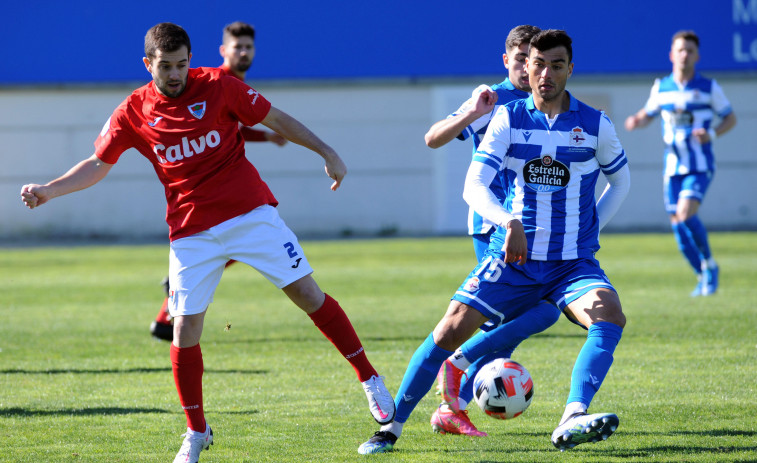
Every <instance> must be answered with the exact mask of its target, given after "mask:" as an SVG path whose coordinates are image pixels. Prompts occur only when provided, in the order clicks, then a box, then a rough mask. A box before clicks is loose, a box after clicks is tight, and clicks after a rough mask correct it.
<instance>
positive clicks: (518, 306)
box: [358, 30, 630, 454]
mask: <svg viewBox="0 0 757 463" xmlns="http://www.w3.org/2000/svg"><path fill="white" fill-rule="evenodd" d="M571 43H572V41H571V38H570V37H569V36H568V35H567V34H566V33H565V32H564V31H558V30H546V31H541V32H539V33H538V34H536V35H535V36H534V37H533V38H532V39H531V42H530V48H529V54H528V60H527V63H526V70H527V72H528V76H529V83H530V86H531V90H532V95H531V96H530V97H529V98H526V99H521V100H516V101H514V102H512V103H510V104H508V105H505V106H502V107H501V108H500V109H499V111H498V112H497V114H496V115H495V116H494V118H493V119H492V121H491V122H490V124H489V128H488V130H487V131H486V134H485V135H484V138H483V140H482V141H481V144H480V145H479V147H478V151H477V153H476V156H475V157H474V158H473V160H472V161H471V164H470V167H469V169H468V174H467V176H466V179H465V188H464V192H463V197H464V198H465V200H466V201H467V202H468V204H470V205H471V206H472V207H473V208H474V209H475V210H476V211H477V212H479V213H480V214H481V215H482V216H483V217H485V218H486V219H488V220H489V221H491V222H493V223H494V224H496V226H497V229H496V231H495V232H494V234H493V235H492V238H491V244H490V246H489V249H488V250H487V252H486V255H485V257H484V259H483V260H482V261H481V262H479V264H478V265H477V266H476V267H475V269H474V270H473V271H472V272H471V273H470V274H469V275H468V277H467V278H466V280H465V281H464V282H463V284H462V285H461V286H460V287H459V288H458V290H457V291H456V293H455V294H454V296H453V297H452V301H451V302H450V304H449V306H448V308H447V312H446V314H445V315H444V317H443V318H442V319H441V320H440V321H439V323H438V324H437V325H436V327H435V328H434V330H433V332H432V333H431V334H429V335H428V337H427V338H426V340H425V341H424V342H423V344H421V346H420V347H419V348H418V349H417V350H416V351H415V353H414V354H413V357H412V358H411V359H410V363H409V365H408V367H407V370H406V371H405V376H404V378H403V379H402V384H401V385H400V387H399V390H398V391H397V394H396V396H395V397H396V400H395V405H396V408H397V414H396V417H395V420H394V421H393V422H392V423H389V424H386V425H384V426H382V427H381V429H380V430H379V431H378V432H376V433H375V434H374V435H373V437H371V438H370V439H369V440H368V441H367V442H364V443H363V444H362V445H360V447H359V448H358V453H361V454H371V453H383V452H388V451H391V450H392V449H393V448H394V445H395V443H396V441H397V439H398V438H399V437H400V435H401V434H402V429H403V426H404V424H405V422H406V421H407V419H408V418H409V416H410V414H411V413H412V411H413V409H414V408H415V406H416V405H417V404H418V402H419V401H420V400H421V399H422V398H423V396H424V395H425V394H426V393H427V392H428V390H429V389H430V387H431V385H432V384H433V382H434V377H435V376H436V374H437V372H438V371H439V368H440V367H441V365H442V363H443V362H444V361H445V360H447V359H448V358H449V356H450V355H451V354H452V353H453V352H452V351H453V350H454V349H456V348H457V347H459V346H460V345H461V344H462V343H463V342H464V341H465V340H467V339H468V338H469V337H470V336H471V335H472V334H473V333H474V332H475V331H476V330H477V329H478V328H479V327H480V326H481V325H483V324H484V323H486V322H488V321H489V322H493V323H495V324H499V323H502V322H503V321H505V320H510V319H511V318H513V317H515V316H517V315H519V314H521V313H523V312H526V311H528V310H533V307H534V306H535V305H536V304H538V303H539V301H541V300H544V299H547V300H549V301H551V302H553V303H555V304H557V305H558V306H559V307H560V308H561V309H562V310H563V312H565V314H566V316H568V318H569V319H570V320H571V321H573V322H575V323H577V324H579V325H581V326H583V327H585V328H587V329H588V335H587V337H586V341H585V343H584V345H583V347H582V349H581V351H580V352H579V354H578V357H577V359H576V361H575V364H574V366H573V374H572V377H571V388H570V394H569V396H568V400H567V404H566V407H565V411H564V413H563V416H562V419H561V420H560V422H559V424H558V426H557V428H556V429H555V430H554V432H553V433H552V438H551V440H552V443H553V445H554V446H555V447H557V448H558V449H560V450H565V449H567V448H572V447H574V446H576V445H578V444H582V443H584V442H594V441H598V440H604V439H606V438H607V437H609V436H610V435H611V434H612V433H613V432H614V431H615V429H616V428H617V426H618V424H619V420H618V417H617V415H615V414H613V413H597V414H592V415H589V414H588V408H589V405H590V404H591V401H592V399H593V398H594V395H595V394H596V393H597V391H598V390H599V387H600V385H601V384H602V382H603V381H604V379H605V376H606V375H607V373H608V372H609V369H610V365H611V364H612V361H613V352H614V351H615V347H616V346H617V344H618V342H619V341H620V338H621V335H622V332H623V327H624V326H625V323H626V319H625V315H624V314H623V311H622V308H621V304H620V299H619V297H618V294H617V292H616V291H615V289H614V288H613V286H612V284H611V283H610V281H609V279H608V278H607V276H606V275H605V273H604V271H603V270H602V269H601V267H600V266H599V262H598V261H597V260H596V259H595V258H594V254H595V253H596V252H597V250H598V249H599V230H600V228H601V227H602V225H604V224H605V223H607V222H608V221H609V220H610V218H611V217H612V216H613V215H614V214H615V212H616V211H617V210H618V208H619V207H620V204H621V203H622V201H623V199H624V198H625V196H626V195H627V193H628V190H629V188H630V173H629V169H628V163H627V159H626V155H625V152H624V151H623V148H622V147H621V145H620V141H619V140H618V137H617V135H616V133H615V129H614V127H613V125H612V122H610V119H609V118H608V117H607V116H606V115H605V114H604V113H603V112H601V111H597V110H595V109H593V108H591V107H589V106H587V105H585V104H583V103H581V102H580V101H578V100H576V99H575V98H574V97H573V96H572V95H571V94H570V93H568V92H567V91H566V90H565V85H566V83H567V80H568V78H569V77H570V76H571V75H572V73H573V62H572V56H573V53H572V45H571ZM600 173H601V174H603V175H604V176H605V177H606V178H607V180H608V187H607V188H606V189H605V190H604V192H603V193H602V196H601V197H600V198H599V200H598V201H597V200H595V198H594V188H595V187H596V183H597V179H598V177H599V175H600ZM497 175H499V176H501V177H502V178H503V180H504V185H505V191H506V193H507V199H506V200H505V201H504V203H503V202H502V201H501V200H500V199H499V198H497V197H496V196H495V195H494V194H492V192H491V190H490V188H489V185H491V182H492V180H493V179H494V177H495V176H497ZM555 359H556V361H562V360H561V359H564V353H562V352H556V353H555Z"/></svg>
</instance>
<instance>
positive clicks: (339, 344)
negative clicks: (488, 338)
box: [21, 23, 395, 462]
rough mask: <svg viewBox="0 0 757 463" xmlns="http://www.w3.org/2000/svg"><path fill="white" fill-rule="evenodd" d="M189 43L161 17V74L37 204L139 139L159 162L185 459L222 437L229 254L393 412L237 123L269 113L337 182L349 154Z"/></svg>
mask: <svg viewBox="0 0 757 463" xmlns="http://www.w3.org/2000/svg"><path fill="white" fill-rule="evenodd" d="M191 51H192V49H191V44H190V40H189V36H188V35H187V33H186V32H185V31H184V29H182V28H181V27H180V26H177V25H175V24H172V23H161V24H157V25H155V26H153V27H152V28H151V29H150V30H149V31H148V32H147V35H146V36H145V58H144V64H145V67H146V68H147V70H148V72H150V74H151V75H152V82H150V83H148V84H147V85H144V86H142V87H140V88H138V89H137V90H135V91H134V92H133V93H132V94H131V95H130V96H129V97H127V98H126V100H124V101H123V102H122V103H121V104H120V105H119V106H118V107H117V108H116V110H115V111H114V112H113V114H112V115H111V117H110V118H109V119H108V121H107V122H106V123H105V126H104V127H103V129H102V131H101V132H100V134H99V136H98V137H97V139H96V140H95V152H94V154H93V155H92V156H90V157H89V158H87V159H85V160H83V161H81V162H79V163H78V164H76V165H75V166H74V167H72V168H71V169H70V170H69V171H68V172H66V173H65V174H63V175H62V176H61V177H59V178H57V179H55V180H53V181H51V182H49V183H47V184H44V185H40V184H27V185H24V186H23V187H22V188H21V199H22V201H23V202H24V203H25V204H26V206H27V207H29V208H30V209H33V208H35V207H38V206H40V205H42V204H45V203H47V202H48V201H50V200H51V199H53V198H56V197H58V196H62V195H65V194H69V193H73V192H75V191H78V190H82V189H84V188H88V187H90V186H92V185H94V184H96V183H97V182H99V181H100V180H102V179H103V178H104V177H105V176H106V175H107V174H108V172H109V171H110V170H111V168H112V167H113V165H114V164H115V163H116V162H117V161H118V159H119V157H120V156H121V154H122V153H123V152H124V151H126V150H127V149H129V148H135V149H136V150H137V151H139V152H140V153H141V154H142V155H143V156H144V157H145V158H146V159H147V160H148V161H149V162H150V163H151V164H152V166H153V168H154V170H155V173H156V174H157V176H158V179H159V180H160V182H161V183H162V184H163V186H164V188H165V193H166V200H167V212H166V222H167V223H168V226H169V239H170V241H171V245H170V254H169V279H170V287H171V294H170V298H169V310H170V311H171V314H172V315H173V316H174V338H173V342H172V344H171V363H172V366H173V376H174V382H175V384H176V389H177V391H178V394H179V400H180V402H181V405H182V408H183V409H184V412H185V414H186V418H187V425H188V430H187V433H186V434H185V436H186V437H185V439H184V441H183V443H182V446H181V448H180V450H179V453H178V454H177V455H176V459H175V460H174V461H175V462H179V461H181V462H197V461H198V460H199V454H200V452H201V451H202V450H204V449H207V448H208V447H209V446H210V444H212V443H213V433H212V431H211V429H210V426H208V425H207V423H206V422H205V415H204V412H203V398H202V374H203V356H202V352H201V350H200V337H201V335H202V328H203V320H204V317H205V313H206V310H207V308H208V305H209V304H210V302H211V301H212V299H213V293H214V291H215V288H216V287H217V285H218V282H219V281H220V278H221V275H222V273H223V269H224V265H225V264H226V262H227V261H228V260H229V259H235V260H237V261H239V262H243V263H246V264H248V265H250V266H252V267H253V268H255V269H257V270H258V271H259V272H260V273H262V274H263V275H264V276H265V277H266V278H267V279H268V280H269V281H271V282H272V283H273V284H275V285H276V286H277V287H278V288H280V289H282V290H283V291H284V294H286V295H287V296H288V297H289V298H290V299H291V300H292V302H294V303H295V305H297V306H298V307H299V308H300V309H302V310H303V311H304V312H305V313H307V314H308V315H309V316H310V318H311V319H312V320H313V323H314V324H315V326H316V327H318V329H320V330H321V332H322V333H323V334H324V336H326V338H328V339H329V340H330V341H331V342H332V343H333V344H334V346H335V347H336V348H337V350H339V352H340V353H341V354H342V355H343V356H344V357H345V358H346V359H347V360H348V361H349V363H350V364H351V365H352V366H353V368H354V369H355V371H356V373H357V376H358V379H359V380H360V382H361V383H362V385H363V389H364V391H365V393H366V396H367V397H368V403H369V408H370V411H371V414H372V415H373V417H374V419H375V420H376V421H378V422H379V423H388V422H391V421H392V419H393V418H394V415H395V406H394V400H393V399H392V396H391V394H390V393H389V391H388V390H387V389H386V387H385V386H384V383H383V379H382V377H380V376H378V374H377V372H376V370H375V369H374V368H373V366H372V365H371V363H370V362H369V360H368V358H367V356H366V354H365V351H364V350H363V346H362V344H361V342H360V339H359V338H358V336H357V334H356V333H355V330H354V328H353V327H352V324H351V323H350V320H349V319H348V317H347V315H346V314H345V313H344V311H343V310H342V308H341V307H340V306H339V304H338V303H337V302H336V301H335V300H334V299H333V298H331V297H330V296H329V295H327V294H325V293H324V292H323V291H322V290H321V289H320V287H319V286H318V284H317V283H316V282H315V280H314V279H313V277H312V275H311V274H312V272H313V270H312V268H311V267H310V264H309V263H308V260H307V258H306V257H305V254H304V251H303V250H302V248H301V246H300V244H299V243H298V241H297V237H296V236H295V234H294V233H293V232H292V231H291V230H290V229H289V228H288V227H287V226H286V225H285V224H284V222H283V221H282V220H281V218H280V217H279V215H278V212H277V210H276V205H277V204H278V203H277V201H276V198H275V197H274V196H273V193H271V191H270V190H269V189H268V186H267V185H266V184H265V182H263V180H262V179H261V178H260V175H259V174H258V171H257V170H256V169H255V167H254V166H253V165H252V163H250V161H249V160H248V159H247V158H246V157H245V145H244V140H243V139H242V137H241V136H240V135H239V124H240V123H242V124H243V125H245V126H252V125H255V124H257V123H261V124H263V125H265V126H266V127H268V128H269V129H271V130H273V131H274V132H276V133H279V134H281V135H282V136H284V137H285V138H286V139H287V140H289V141H291V142H294V143H297V144H298V145H302V146H304V147H305V148H308V149H310V150H311V151H313V152H315V153H317V154H318V155H319V156H321V157H322V158H323V159H324V162H325V171H326V174H327V175H328V176H329V177H330V178H332V179H333V180H334V182H333V184H332V185H331V189H332V190H336V189H338V188H339V186H340V185H341V183H342V179H343V178H344V176H345V174H346V173H347V168H346V166H345V165H344V163H343V162H342V159H341V158H340V157H339V155H338V154H337V153H336V152H335V151H334V150H333V149H332V148H331V147H330V146H329V145H327V144H326V143H324V142H323V141H322V140H321V139H320V138H318V137H317V136H316V135H315V134H314V133H312V132H311V131H310V130H309V129H308V128H307V127H305V126H304V125H303V124H301V123H300V122H299V121H297V120H296V119H294V118H292V117H291V116H289V115H288V114H286V113H284V112H283V111H281V110H279V109H277V108H275V107H273V106H272V105H271V103H270V102H269V101H268V100H267V99H266V98H265V97H264V96H263V95H261V94H260V93H259V92H257V91H256V90H255V89H253V88H251V87H249V86H247V85H246V84H244V83H243V82H242V81H240V80H239V79H235V78H233V77H229V76H223V75H221V74H220V73H219V71H218V70H217V69H215V68H196V69H190V67H189V64H190V59H191V57H192V54H191Z"/></svg>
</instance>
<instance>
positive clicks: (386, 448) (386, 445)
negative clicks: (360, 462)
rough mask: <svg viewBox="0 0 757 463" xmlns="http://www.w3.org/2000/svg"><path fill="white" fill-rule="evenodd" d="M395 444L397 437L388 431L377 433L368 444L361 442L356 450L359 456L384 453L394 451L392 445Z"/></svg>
mask: <svg viewBox="0 0 757 463" xmlns="http://www.w3.org/2000/svg"><path fill="white" fill-rule="evenodd" d="M395 442H397V436H395V435H394V434H392V433H391V432H389V431H378V432H376V433H375V434H374V435H373V437H371V438H370V439H368V442H363V443H362V444H360V447H358V449H357V453H359V454H360V455H370V454H372V453H386V452H391V451H392V449H394V443H395Z"/></svg>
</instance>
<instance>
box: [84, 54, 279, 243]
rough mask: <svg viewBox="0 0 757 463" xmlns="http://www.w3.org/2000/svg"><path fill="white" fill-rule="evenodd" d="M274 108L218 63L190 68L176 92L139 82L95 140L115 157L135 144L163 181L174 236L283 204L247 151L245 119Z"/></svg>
mask: <svg viewBox="0 0 757 463" xmlns="http://www.w3.org/2000/svg"><path fill="white" fill-rule="evenodd" d="M270 109H271V103H270V102H268V100H266V99H265V98H264V97H263V96H262V95H261V94H260V93H258V92H257V91H256V90H254V89H252V88H250V87H249V86H247V85H246V84H245V83H244V82H241V81H240V80H239V79H236V78H233V77H228V76H224V75H223V73H222V72H221V71H220V70H219V69H218V68H197V69H190V70H189V76H188V77H187V86H186V88H185V89H184V92H183V93H182V94H181V95H180V96H178V97H177V98H168V97H165V96H163V95H161V94H160V93H159V92H158V91H157V89H156V88H155V83H154V82H150V83H149V84H147V85H145V86H143V87H140V88H138V89H137V90H135V91H134V92H133V93H132V94H131V95H130V96H129V97H128V98H126V100H124V101H123V102H122V103H121V104H120V105H119V106H118V107H117V108H116V110H115V111H114V112H113V115H112V116H111V117H110V119H108V122H106V123H105V126H104V127H103V130H102V131H101V132H100V135H99V136H98V137H97V140H95V154H96V155H97V157H98V158H100V159H101V160H102V161H104V162H106V163H108V164H115V163H116V162H117V161H118V158H119V157H120V156H121V154H122V153H123V152H124V151H126V150H127V149H129V148H136V149H137V150H138V151H139V152H140V153H142V155H143V156H144V157H146V158H147V159H148V160H149V161H150V162H151V163H152V165H153V168H154V169H155V173H156V174H157V175H158V178H159V179H160V181H161V183H162V184H163V187H164V188H165V193H166V201H167V210H166V222H167V223H168V227H169V238H170V239H171V240H172V241H173V240H176V239H178V238H183V237H186V236H189V235H193V234H195V233H198V232H201V231H203V230H207V229H208V228H210V227H213V226H215V225H218V224H219V223H221V222H224V221H226V220H229V219H231V218H233V217H236V216H238V215H241V214H244V213H246V212H249V211H251V210H253V209H255V208H256V207H258V206H261V205H263V204H270V205H272V206H276V205H278V202H277V201H276V198H275V197H274V196H273V193H271V191H270V189H269V188H268V185H266V184H265V182H263V180H262V179H261V178H260V174H259V173H258V171H257V169H255V167H254V166H253V165H252V163H250V161H249V160H248V159H247V158H246V157H245V152H244V140H243V139H242V135H241V134H240V132H239V123H240V122H241V123H242V124H244V125H255V124H257V123H258V122H260V121H261V120H263V119H264V118H265V116H266V115H267V114H268V111H269V110H270Z"/></svg>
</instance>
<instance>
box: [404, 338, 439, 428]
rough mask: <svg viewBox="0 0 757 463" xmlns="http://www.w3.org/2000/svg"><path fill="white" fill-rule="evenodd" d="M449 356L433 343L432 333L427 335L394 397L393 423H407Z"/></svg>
mask: <svg viewBox="0 0 757 463" xmlns="http://www.w3.org/2000/svg"><path fill="white" fill-rule="evenodd" d="M450 355H452V352H450V351H448V350H446V349H442V348H441V347H439V346H437V345H436V343H434V335H433V333H432V334H429V335H428V337H427V338H426V340H425V341H423V344H421V345H420V346H419V347H418V349H417V350H416V351H415V353H414V354H413V357H412V358H411V359H410V364H408V366H407V369H406V370H405V377H404V378H402V384H400V388H399V389H398V390H397V394H396V395H395V396H394V404H395V405H396V407H397V415H396V416H395V418H394V421H398V422H400V423H404V422H405V421H407V419H408V418H409V417H410V414H411V413H412V412H413V409H415V406H416V405H418V402H420V400H421V399H422V398H423V396H425V395H426V393H428V391H429V390H430V389H431V386H433V384H434V380H436V375H437V373H439V368H441V366H442V363H444V360H446V359H447V357H449V356H450Z"/></svg>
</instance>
